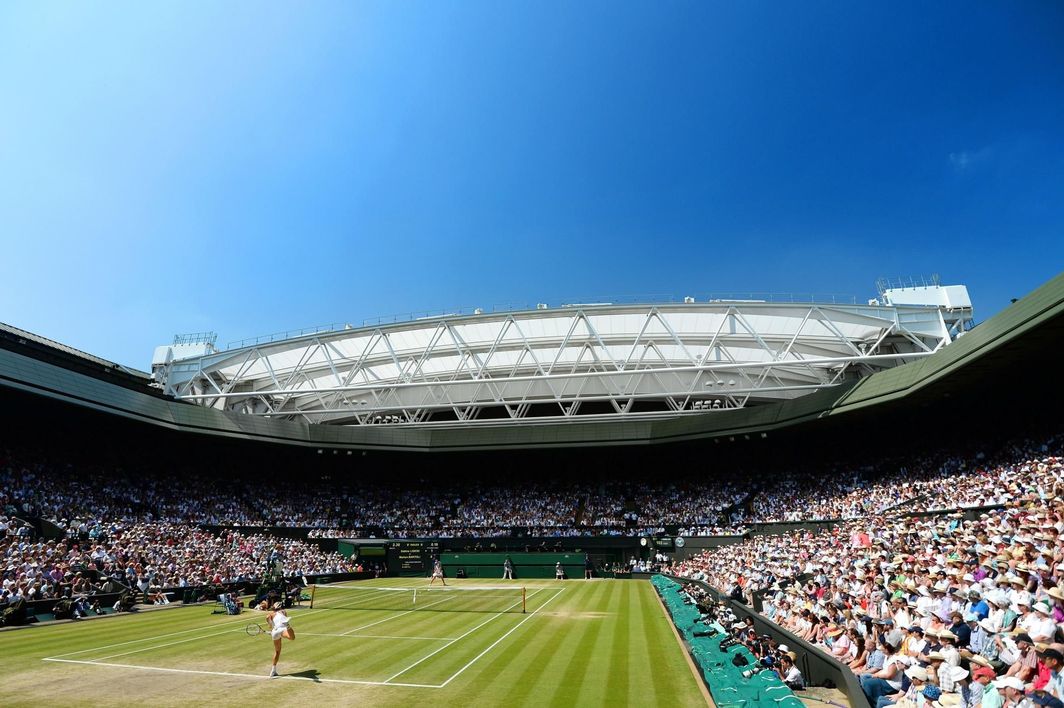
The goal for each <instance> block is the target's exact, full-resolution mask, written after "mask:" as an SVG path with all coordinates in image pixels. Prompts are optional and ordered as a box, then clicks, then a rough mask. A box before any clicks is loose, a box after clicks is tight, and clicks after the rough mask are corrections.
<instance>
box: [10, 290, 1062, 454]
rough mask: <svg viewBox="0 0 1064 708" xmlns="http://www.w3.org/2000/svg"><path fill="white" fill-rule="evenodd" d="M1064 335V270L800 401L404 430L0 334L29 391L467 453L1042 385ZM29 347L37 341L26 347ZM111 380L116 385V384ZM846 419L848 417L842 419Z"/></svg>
mask: <svg viewBox="0 0 1064 708" xmlns="http://www.w3.org/2000/svg"><path fill="white" fill-rule="evenodd" d="M1061 342H1064V274H1062V275H1059V276H1057V277H1055V278H1054V279H1052V280H1051V281H1049V282H1047V283H1046V284H1044V285H1043V286H1041V287H1039V288H1038V289H1037V290H1035V291H1034V292H1032V293H1031V294H1029V295H1028V296H1026V297H1024V298H1022V299H1021V300H1019V301H1017V302H1016V303H1014V304H1013V305H1011V306H1010V307H1008V308H1007V309H1005V310H1004V311H1002V312H1001V313H999V314H998V315H996V316H995V317H993V318H992V319H990V320H987V321H986V322H984V323H982V324H981V325H979V326H978V327H976V328H974V329H973V330H971V331H969V332H967V333H966V334H964V335H963V336H962V337H960V338H959V339H957V340H956V341H955V342H953V343H952V344H950V345H949V346H946V347H942V348H941V349H940V350H939V351H937V352H936V353H934V354H932V355H930V356H926V357H924V358H922V359H920V360H918V361H913V362H911V363H907V364H904V365H901V366H897V367H895V368H892V369H889V370H886V371H879V372H876V373H874V374H872V375H870V376H867V377H864V378H861V379H858V380H855V381H846V382H842V383H840V384H839V385H837V386H834V387H831V388H825V389H823V390H820V391H818V392H817V393H813V394H811V395H807V396H803V397H801V398H796V399H791V400H784V401H780V402H774V403H766V404H763V405H759V406H756V407H749V408H740V409H734V410H727V411H715V412H706V413H702V414H694V415H686V416H679V417H672V418H661V419H641V420H631V421H629V420H622V421H617V422H615V421H605V422H603V421H586V422H585V421H580V420H576V421H566V422H565V423H557V422H550V421H546V422H542V423H534V422H532V421H523V422H522V424H521V425H516V426H514V425H511V426H506V427H495V426H490V425H489V426H476V427H466V428H446V429H441V428H423V429H419V428H411V427H401V426H375V425H370V426H337V425H318V424H309V423H307V422H305V421H301V420H271V419H266V418H263V417H261V416H247V415H242V414H238V413H234V412H229V411H220V410H215V409H211V408H205V407H202V406H196V405H190V404H187V403H183V402H180V401H177V400H173V399H169V398H164V397H161V396H159V395H157V394H155V393H154V392H152V391H150V390H146V388H145V387H143V386H142V385H133V383H131V382H130V381H132V380H133V379H131V380H130V381H124V382H115V381H113V380H111V379H112V378H113V377H114V376H115V374H114V373H112V372H111V371H108V370H106V369H105V368H104V367H96V370H92V369H91V368H90V369H86V367H85V366H84V364H85V362H86V361H87V360H85V359H84V358H82V357H78V356H77V355H75V354H73V353H69V352H62V351H61V350H59V349H49V351H47V352H42V351H41V347H42V346H43V345H41V343H40V342H37V341H36V340H34V341H33V342H31V341H30V340H27V339H25V338H22V340H21V342H20V341H19V339H18V338H15V337H12V336H10V335H5V336H3V337H0V386H6V387H10V388H15V389H20V390H23V391H30V392H34V393H38V394H41V395H45V396H49V397H52V398H56V399H61V400H65V401H68V402H72V403H76V404H78V405H82V406H87V407H91V408H95V409H98V410H103V411H108V412H111V413H116V414H119V415H122V416H126V417H130V418H135V419H138V420H142V421H145V422H150V423H154V424H157V425H162V426H166V427H168V428H172V429H177V430H182V431H188V432H198V433H207V434H213V435H225V436H231V437H238V438H245V439H250V440H262V441H272V442H281V443H290V444H297V445H304V446H311V447H321V448H348V449H384V450H421V451H433V450H470V449H505V448H533V447H564V446H592V445H596V446H601V445H632V444H655V443H664V442H672V441H680V440H697V439H706V438H719V437H723V436H736V435H750V434H754V433H758V432H768V431H772V430H778V429H781V428H784V427H787V426H792V425H795V424H798V423H802V422H806V421H813V420H818V419H830V418H835V417H838V416H843V414H847V413H850V412H853V411H858V410H862V409H869V408H870V407H873V406H883V405H884V404H888V403H891V402H901V403H903V404H905V405H917V404H919V402H920V401H922V400H927V399H931V398H937V397H941V396H948V395H950V394H951V392H953V391H961V390H971V389H972V388H973V387H978V386H980V385H981V382H982V383H985V382H986V380H987V377H991V376H992V377H995V378H997V377H1000V376H1001V375H1002V372H1003V371H1007V372H1009V375H1011V376H1015V377H1016V380H1015V384H1014V385H1015V386H1029V385H1031V384H1032V383H1035V384H1036V383H1037V377H1038V376H1040V375H1044V373H1045V372H1041V371H1031V370H1028V369H1026V368H1025V367H1024V366H1023V364H1024V363H1025V362H1027V361H1029V360H1034V359H1036V358H1038V359H1043V358H1044V357H1045V356H1046V355H1047V353H1052V352H1056V350H1057V349H1059V347H1060V344H1061ZM31 345H32V346H31ZM116 384H117V385H116ZM843 417H844V416H843Z"/></svg>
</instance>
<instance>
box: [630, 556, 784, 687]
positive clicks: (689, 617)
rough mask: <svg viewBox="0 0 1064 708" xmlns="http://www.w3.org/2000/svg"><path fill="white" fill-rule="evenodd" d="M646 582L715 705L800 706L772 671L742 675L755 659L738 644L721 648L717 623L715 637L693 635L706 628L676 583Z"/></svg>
mask: <svg viewBox="0 0 1064 708" xmlns="http://www.w3.org/2000/svg"><path fill="white" fill-rule="evenodd" d="M650 582H651V583H653V585H654V588H655V589H656V590H657V591H658V595H659V596H660V597H661V600H662V602H663V603H664V604H665V609H666V610H668V612H669V616H670V617H671V618H672V621H673V624H675V625H676V628H677V629H678V630H679V631H680V635H681V636H682V637H683V639H684V643H685V645H686V647H687V649H688V651H690V653H691V656H692V658H693V659H694V660H695V664H696V665H697V666H698V669H699V671H700V672H701V673H702V678H703V680H704V681H705V682H706V686H707V687H708V688H709V692H710V694H711V695H712V696H713V701H714V703H716V704H717V706H719V707H720V708H753V707H754V706H773V707H774V708H804V704H803V703H802V702H801V701H800V700H799V699H798V698H797V697H796V696H795V695H794V692H793V691H791V689H790V688H788V687H787V685H786V684H784V683H783V681H781V680H780V678H779V676H777V675H776V674H775V673H773V672H771V671H763V672H760V673H757V674H755V675H753V676H751V677H749V678H746V677H744V676H743V671H747V670H749V669H755V668H757V659H756V658H755V657H754V655H753V654H751V653H750V651H749V650H748V649H746V647H743V646H741V645H739V646H733V647H729V648H727V649H725V650H723V651H722V650H721V648H720V643H721V641H722V640H723V639H724V638H725V637H727V636H728V634H727V633H726V632H725V631H724V630H723V628H722V627H721V626H720V625H713V627H714V629H716V630H717V632H718V634H717V635H716V636H714V637H696V636H695V635H694V633H695V632H696V631H703V630H706V629H707V627H706V625H705V624H703V623H701V622H699V621H698V608H696V607H695V606H694V605H690V604H687V603H685V602H684V595H683V594H682V593H681V592H680V589H681V586H680V584H679V583H677V582H675V581H673V580H670V579H668V578H666V577H664V576H661V575H655V576H654V577H653V578H651V580H650ZM736 656H743V657H744V658H745V659H746V661H747V664H746V665H745V666H736V665H735V664H734V663H733V661H734V659H735V657H736Z"/></svg>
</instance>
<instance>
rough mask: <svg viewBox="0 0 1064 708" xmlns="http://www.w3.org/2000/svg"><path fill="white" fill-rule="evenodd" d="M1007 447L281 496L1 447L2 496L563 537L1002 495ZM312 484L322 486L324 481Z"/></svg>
mask: <svg viewBox="0 0 1064 708" xmlns="http://www.w3.org/2000/svg"><path fill="white" fill-rule="evenodd" d="M1023 453H1024V450H1023V446H1021V445H1013V446H1009V447H1007V448H1005V449H1003V450H1000V451H997V452H996V453H995V454H994V456H993V457H988V456H986V455H984V454H983V453H981V452H976V453H973V454H971V455H968V456H961V455H956V454H953V455H942V456H940V457H934V456H926V457H923V458H916V459H901V460H892V461H884V462H880V463H879V464H878V465H875V466H871V465H864V466H861V467H857V468H853V469H842V468H839V469H828V470H821V471H819V472H818V471H817V470H801V471H800V472H786V471H781V472H779V473H776V472H774V473H773V474H772V475H770V476H766V475H759V476H747V475H742V474H739V473H733V474H731V475H729V476H728V479H727V480H721V479H719V478H717V479H714V478H705V477H701V478H699V477H697V476H689V477H686V478H680V479H677V480H673V481H661V482H649V481H641V482H626V481H609V482H603V483H597V484H596V483H583V484H574V483H572V482H571V481H570V480H554V481H518V482H510V481H505V480H498V479H495V480H490V481H485V480H480V481H470V480H464V481H446V482H445V481H441V480H440V479H438V478H437V479H434V480H428V479H420V480H406V481H402V482H399V481H380V482H372V481H367V480H360V482H359V483H358V485H357V486H355V485H353V484H345V483H343V482H339V481H333V480H329V481H327V482H322V484H306V485H289V486H286V488H285V490H286V491H285V494H284V495H280V496H279V495H277V494H275V493H274V491H273V490H272V488H271V487H270V486H269V485H262V484H257V483H256V482H255V480H253V479H245V478H242V477H240V476H231V477H225V476H215V477H211V478H207V477H202V476H199V475H197V474H196V473H189V474H181V475H169V476H152V475H144V474H137V473H131V472H125V471H122V470H117V469H97V468H92V467H88V468H83V467H79V466H74V465H70V464H54V463H50V462H48V461H45V460H44V459H39V458H29V459H27V458H25V457H19V456H17V455H14V454H12V453H9V452H8V453H3V452H0V506H2V507H4V508H5V509H6V510H7V513H8V514H9V515H12V516H18V515H20V514H21V515H28V516H41V517H44V518H47V519H50V520H52V521H54V522H55V523H56V524H58V525H60V526H61V527H63V528H65V529H68V530H69V531H70V532H71V533H77V534H89V535H90V536H92V535H94V534H97V533H99V532H100V529H101V528H102V527H104V526H106V525H107V524H108V523H110V522H114V521H121V522H124V523H134V522H139V523H156V524H159V523H170V524H209V525H222V526H282V527H309V528H313V529H315V532H314V535H315V536H319V537H321V536H324V537H337V536H346V535H366V536H376V537H392V538H411V537H419V536H432V537H443V538H447V537H485V538H487V537H499V536H507V535H511V532H512V531H513V530H519V531H520V533H521V534H522V535H525V536H546V537H571V536H599V535H614V536H618V535H646V534H655V533H663V532H665V531H666V530H667V529H668V530H669V532H670V533H678V534H679V535H683V536H704V535H737V534H743V533H745V532H746V531H747V530H748V528H749V525H751V524H756V523H765V522H773V521H802V520H818V519H859V518H864V517H866V516H868V515H877V514H886V513H892V512H894V511H898V510H914V509H919V510H924V509H926V510H936V509H952V508H958V507H972V506H983V505H993V504H1000V503H1002V502H1003V501H1005V500H1006V499H1007V498H1008V494H1009V492H1008V489H1007V484H1006V483H1007V482H1008V481H1009V480H1010V479H1011V478H1012V476H1013V475H1014V473H1015V466H1016V465H1017V464H1018V463H1019V462H1020V461H1022V460H1024V459H1025V455H1024V454H1023ZM323 489H324V490H327V492H326V493H323Z"/></svg>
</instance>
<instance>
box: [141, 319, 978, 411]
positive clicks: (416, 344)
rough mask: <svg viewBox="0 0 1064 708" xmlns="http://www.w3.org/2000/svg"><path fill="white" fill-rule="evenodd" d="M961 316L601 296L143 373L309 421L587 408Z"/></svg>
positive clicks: (833, 381) (313, 338)
mask: <svg viewBox="0 0 1064 708" xmlns="http://www.w3.org/2000/svg"><path fill="white" fill-rule="evenodd" d="M968 314H970V311H969V313H968ZM961 324H962V325H963V323H961ZM962 330H963V326H958V321H957V318H956V317H955V316H954V315H953V314H951V313H950V312H949V311H948V310H945V309H943V308H938V307H933V306H884V305H868V306H864V305H836V304H790V303H756V302H755V303H748V302H711V303H685V304H676V303H671V304H668V305H601V306H588V307H567V308H558V309H548V310H533V311H525V312H513V313H504V314H475V315H471V316H442V317H439V318H433V319H427V320H415V321H413V322H405V323H400V324H394V325H389V326H381V327H364V328H358V329H343V330H339V331H332V332H322V333H316V334H311V335H308V336H299V337H293V338H290V339H282V340H280V341H271V342H267V343H263V344H258V345H253V346H246V347H240V348H236V349H230V350H227V351H222V352H212V353H209V354H206V355H202V356H194V357H188V358H183V359H175V360H169V361H167V362H166V363H164V364H161V365H159V366H156V368H155V371H154V372H153V374H154V376H155V378H156V380H157V381H158V382H159V383H160V384H161V385H162V387H163V389H164V390H165V391H166V392H167V393H169V394H171V395H173V396H174V397H176V398H178V399H183V400H187V401H193V402H196V403H199V404H201V405H204V406H209V407H212V408H217V409H221V410H228V411H235V412H240V413H245V414H249V415H256V416H267V417H271V418H275V419H304V420H306V421H308V422H311V423H333V424H347V425H367V424H392V425H418V426H423V425H447V426H454V425H471V424H479V423H482V422H483V423H486V422H489V421H490V422H491V423H492V424H496V425H497V424H500V423H503V422H504V421H506V420H509V421H514V422H516V421H518V420H520V421H523V422H524V423H525V424H527V423H528V422H531V421H532V420H543V421H546V420H550V421H557V420H559V419H561V420H581V421H587V420H593V419H602V418H614V419H617V418H625V417H626V418H635V417H647V416H650V417H660V416H676V415H684V414H690V413H703V412H706V411H716V410H725V409H733V408H740V407H744V406H749V405H756V404H759V403H767V402H772V401H779V400H784V399H789V398H795V397H798V396H802V395H805V394H808V393H812V392H814V391H817V390H820V389H822V388H824V387H827V386H834V385H837V384H839V383H841V382H843V381H846V380H848V379H852V378H855V377H860V376H864V375H867V374H869V373H872V372H874V371H878V370H881V369H884V368H889V367H892V366H896V365H898V364H901V363H904V362H906V361H911V360H914V359H918V358H921V357H925V356H928V355H930V354H932V353H934V352H936V351H938V350H939V349H941V348H942V347H943V346H946V345H947V344H949V343H950V341H952V338H953V336H954V335H956V334H957V333H958V331H962Z"/></svg>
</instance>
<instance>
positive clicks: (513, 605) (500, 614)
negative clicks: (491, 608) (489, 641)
mask: <svg viewBox="0 0 1064 708" xmlns="http://www.w3.org/2000/svg"><path fill="white" fill-rule="evenodd" d="M537 592H539V590H536V592H534V593H532V595H535V594H536V593H537ZM532 595H529V596H528V597H532ZM528 597H525V598H523V599H522V600H518V602H515V603H514V604H512V605H510V607H516V606H517V605H518V604H519V603H520V602H524V601H526V600H527V599H528ZM547 602H550V600H548V601H547ZM544 604H546V603H544ZM510 607H507V608H506V610H508V609H510ZM506 610H503V611H502V612H496V613H495V614H494V615H492V616H491V617H489V618H488V619H486V620H484V621H483V622H481V623H480V624H478V625H477V626H476V627H473V629H471V630H469V631H468V632H466V633H465V634H463V635H461V636H459V637H455V638H454V639H452V640H451V641H449V642H447V643H446V644H444V645H443V646H442V647H440V648H439V649H437V650H435V651H433V652H432V653H430V654H428V655H426V656H423V657H421V658H420V659H418V660H417V661H415V662H414V663H413V664H411V665H410V666H408V667H406V668H405V669H403V670H402V671H400V672H399V673H397V674H395V675H394V676H392V677H391V678H387V679H385V680H384V682H385V683H387V682H388V681H391V680H392V679H393V678H395V677H396V676H400V675H402V674H405V673H406V672H407V671H409V670H410V669H412V668H414V667H415V666H417V665H418V664H420V663H421V662H423V661H425V660H426V659H429V658H432V657H434V656H436V655H437V654H439V653H440V652H441V651H443V650H444V649H446V648H447V647H449V646H451V645H452V644H454V643H455V642H457V641H458V640H459V639H462V638H463V637H468V636H469V635H470V634H472V633H473V632H475V631H477V630H478V629H480V628H481V627H483V626H484V625H486V624H487V623H488V622H491V621H493V620H497V619H498V618H499V617H501V616H502V615H503V614H505V613H506ZM537 612H538V610H537ZM534 614H536V613H535V612H533V613H532V615H534ZM532 615H529V616H528V617H525V620H527V619H528V618H529V617H531V616H532ZM525 620H521V622H518V623H517V626H518V627H520V626H521V623H522V622H524V621H525ZM510 631H513V630H510ZM507 634H509V632H507ZM503 636H505V635H503ZM496 644H498V642H496ZM492 646H494V645H492Z"/></svg>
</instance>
